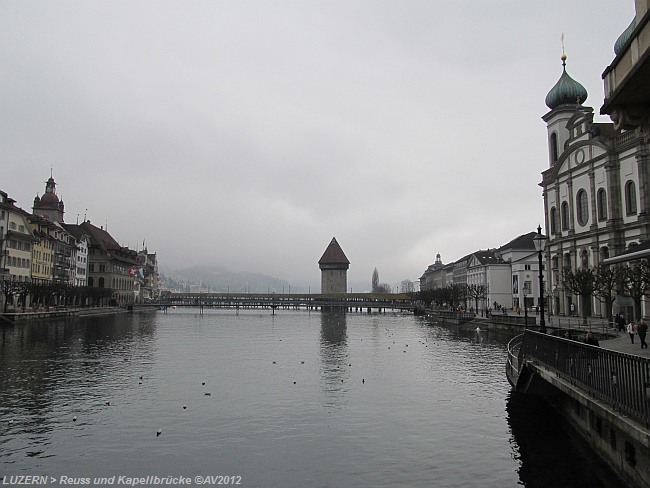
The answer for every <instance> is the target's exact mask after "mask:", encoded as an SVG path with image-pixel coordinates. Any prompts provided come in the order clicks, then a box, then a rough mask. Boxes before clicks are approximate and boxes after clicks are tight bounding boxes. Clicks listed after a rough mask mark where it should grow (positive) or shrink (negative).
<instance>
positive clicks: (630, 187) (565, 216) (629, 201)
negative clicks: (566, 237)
mask: <svg viewBox="0 0 650 488" xmlns="http://www.w3.org/2000/svg"><path fill="white" fill-rule="evenodd" d="M596 212H597V219H598V221H599V222H601V221H604V220H607V192H606V191H605V189H604V188H600V189H599V190H598V193H597V194H596ZM636 213H637V206H636V185H635V184H634V182H633V181H631V180H630V181H628V182H627V183H625V214H626V215H635V214H636ZM560 217H561V224H562V230H569V228H570V218H569V203H568V202H566V201H564V202H562V206H561V215H560ZM576 217H577V219H578V224H580V225H581V226H582V227H584V226H585V225H587V224H588V223H589V199H588V195H587V192H586V191H585V190H583V189H580V190H578V193H577V195H576ZM549 218H550V227H551V233H552V234H555V233H557V231H558V229H557V224H558V221H557V218H558V216H557V209H556V208H555V207H551V213H550V216H549Z"/></svg>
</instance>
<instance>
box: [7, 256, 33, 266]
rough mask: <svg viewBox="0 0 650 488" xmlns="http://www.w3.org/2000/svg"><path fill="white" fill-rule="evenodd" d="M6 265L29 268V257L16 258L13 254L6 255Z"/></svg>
mask: <svg viewBox="0 0 650 488" xmlns="http://www.w3.org/2000/svg"><path fill="white" fill-rule="evenodd" d="M7 266H14V267H16V268H29V266H30V264H29V259H23V258H17V257H15V256H11V257H7Z"/></svg>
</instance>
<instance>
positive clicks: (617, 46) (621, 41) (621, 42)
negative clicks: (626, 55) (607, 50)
mask: <svg viewBox="0 0 650 488" xmlns="http://www.w3.org/2000/svg"><path fill="white" fill-rule="evenodd" d="M635 28H636V18H634V19H632V22H630V25H628V26H627V29H625V30H624V31H623V33H622V34H621V35H620V36H618V39H616V42H615V43H614V54H616V55H617V56H618V53H619V52H621V49H623V46H625V43H626V42H627V41H629V40H630V37H631V36H632V32H634V29H635Z"/></svg>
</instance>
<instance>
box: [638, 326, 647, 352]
mask: <svg viewBox="0 0 650 488" xmlns="http://www.w3.org/2000/svg"><path fill="white" fill-rule="evenodd" d="M636 332H637V334H639V340H640V341H641V349H643V348H644V347H645V348H646V349H647V348H648V344H646V341H645V335H646V333H647V332H648V326H647V325H646V323H645V320H643V319H641V320H639V325H638V326H637V328H636Z"/></svg>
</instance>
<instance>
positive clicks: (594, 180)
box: [540, 55, 650, 317]
mask: <svg viewBox="0 0 650 488" xmlns="http://www.w3.org/2000/svg"><path fill="white" fill-rule="evenodd" d="M562 65H563V66H562V74H561V76H560V79H559V80H558V82H557V83H556V85H555V86H554V87H553V88H552V89H551V91H549V93H548V95H547V97H546V104H547V106H548V107H549V109H550V111H549V112H548V113H546V114H545V115H544V116H543V117H542V119H543V120H544V122H545V123H546V127H547V136H548V168H547V169H546V170H544V171H543V173H542V182H541V183H540V186H541V187H542V189H543V198H544V212H545V219H546V232H547V235H548V242H547V245H546V249H545V258H546V260H545V262H546V266H545V267H546V271H545V273H544V274H545V280H546V283H545V288H546V293H547V296H549V298H550V303H549V305H548V306H549V308H550V311H551V312H552V313H553V314H558V315H581V314H582V313H583V312H586V314H587V315H589V316H596V317H606V316H607V311H606V310H604V305H602V304H601V303H600V302H599V301H598V300H596V299H592V300H590V301H587V302H586V303H581V301H580V300H579V297H576V296H575V295H572V294H570V293H569V292H568V291H567V290H565V288H564V286H563V282H564V277H565V275H566V274H567V273H568V272H569V271H571V272H575V271H576V270H578V269H581V268H596V267H597V266H598V265H599V264H601V263H603V261H604V260H605V259H608V258H609V257H610V256H616V255H619V254H621V253H623V252H625V251H626V250H629V249H631V248H633V247H634V246H636V245H638V244H640V243H641V242H642V241H645V240H647V239H648V237H649V236H650V219H649V217H650V175H649V172H648V169H649V166H648V164H649V163H650V158H649V153H648V144H647V143H645V142H644V140H643V137H642V135H641V133H640V132H639V131H634V130H631V131H624V132H619V131H617V130H615V127H614V124H613V123H600V122H594V110H593V108H591V107H588V106H585V105H583V103H584V102H585V100H586V99H587V96H588V94H587V91H586V90H585V88H584V87H583V86H582V85H581V84H580V83H578V82H577V81H575V80H573V79H572V78H571V77H570V76H569V74H568V73H567V70H566V56H565V55H563V56H562ZM580 307H588V310H580ZM614 308H615V310H614V313H617V312H623V313H625V316H626V317H631V316H632V313H631V311H632V308H633V304H632V301H631V299H629V298H626V297H623V296H619V297H617V299H616V303H615V306H614Z"/></svg>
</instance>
